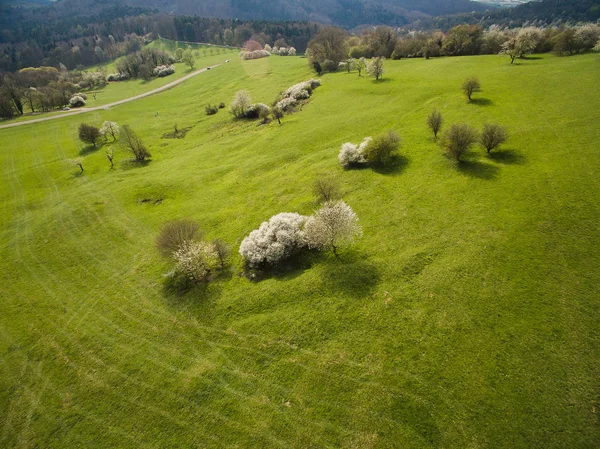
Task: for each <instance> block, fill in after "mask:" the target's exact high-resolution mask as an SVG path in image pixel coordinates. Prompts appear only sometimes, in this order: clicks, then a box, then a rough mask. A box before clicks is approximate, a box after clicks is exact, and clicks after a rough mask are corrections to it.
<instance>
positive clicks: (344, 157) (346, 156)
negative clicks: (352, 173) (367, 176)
mask: <svg viewBox="0 0 600 449" xmlns="http://www.w3.org/2000/svg"><path fill="white" fill-rule="evenodd" d="M371 140H372V139H371V137H365V139H364V140H363V141H362V143H361V144H360V145H355V144H353V143H350V142H346V143H344V144H343V145H342V148H341V149H340V153H339V154H338V160H339V161H340V165H341V166H342V167H344V168H350V167H353V166H360V165H364V164H366V163H367V159H366V158H365V148H366V146H367V145H369V143H370V142H371Z"/></svg>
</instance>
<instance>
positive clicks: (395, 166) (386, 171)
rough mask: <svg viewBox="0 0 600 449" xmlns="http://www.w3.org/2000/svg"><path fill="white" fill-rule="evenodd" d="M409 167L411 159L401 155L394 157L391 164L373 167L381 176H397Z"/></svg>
mask: <svg viewBox="0 0 600 449" xmlns="http://www.w3.org/2000/svg"><path fill="white" fill-rule="evenodd" d="M409 165H410V159H409V158H407V157H406V156H404V155H401V154H399V155H395V156H392V157H391V160H390V163H389V164H387V165H382V166H375V167H373V171H374V172H375V173H379V174H381V175H397V174H400V173H402V172H404V170H406V168H407V167H408V166H409Z"/></svg>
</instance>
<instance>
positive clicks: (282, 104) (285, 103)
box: [275, 97, 298, 112]
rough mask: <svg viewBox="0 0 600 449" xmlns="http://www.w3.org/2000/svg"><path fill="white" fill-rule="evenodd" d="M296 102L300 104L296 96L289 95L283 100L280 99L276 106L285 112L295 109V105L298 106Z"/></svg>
mask: <svg viewBox="0 0 600 449" xmlns="http://www.w3.org/2000/svg"><path fill="white" fill-rule="evenodd" d="M296 104H298V101H296V99H295V98H294V97H287V98H283V99H282V100H280V101H278V102H277V104H276V105H275V107H277V108H278V109H280V110H282V111H284V112H291V111H293V110H294V107H295V106H296Z"/></svg>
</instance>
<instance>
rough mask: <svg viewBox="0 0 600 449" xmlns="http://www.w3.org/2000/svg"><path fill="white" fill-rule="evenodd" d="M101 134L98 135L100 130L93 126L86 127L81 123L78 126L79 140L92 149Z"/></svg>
mask: <svg viewBox="0 0 600 449" xmlns="http://www.w3.org/2000/svg"><path fill="white" fill-rule="evenodd" d="M101 137H102V134H101V133H100V129H99V128H96V127H95V126H92V125H88V124H87V123H82V124H81V125H79V140H81V141H82V142H85V143H90V144H92V145H93V146H94V147H95V146H96V143H97V142H98V140H100V138H101Z"/></svg>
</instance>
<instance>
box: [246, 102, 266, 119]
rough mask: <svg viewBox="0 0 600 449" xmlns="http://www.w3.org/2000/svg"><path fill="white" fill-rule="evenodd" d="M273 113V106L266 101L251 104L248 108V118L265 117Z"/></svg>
mask: <svg viewBox="0 0 600 449" xmlns="http://www.w3.org/2000/svg"><path fill="white" fill-rule="evenodd" d="M270 113H271V108H270V107H269V106H267V105H266V104H264V103H255V104H251V105H250V106H249V107H248V109H247V110H246V114H245V117H246V118H263V117H267V116H268V115H269V114H270Z"/></svg>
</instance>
